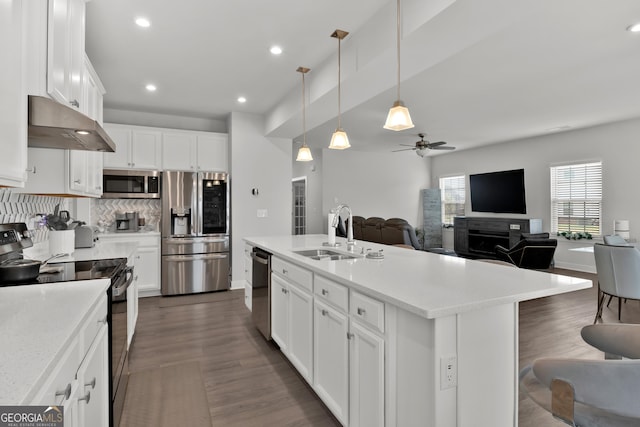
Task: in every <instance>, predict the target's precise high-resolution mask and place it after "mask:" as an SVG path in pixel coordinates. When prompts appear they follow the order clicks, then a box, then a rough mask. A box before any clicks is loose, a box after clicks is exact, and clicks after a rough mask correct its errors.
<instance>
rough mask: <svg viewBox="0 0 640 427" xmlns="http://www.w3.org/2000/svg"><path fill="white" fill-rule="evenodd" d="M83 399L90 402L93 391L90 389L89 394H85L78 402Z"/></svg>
mask: <svg viewBox="0 0 640 427" xmlns="http://www.w3.org/2000/svg"><path fill="white" fill-rule="evenodd" d="M82 400H84V401H85V402H87V404H88V403H89V401H90V400H91V392H90V391H88V392H87V394H85V395H84V397H81V398H79V399H78V402H80V401H82Z"/></svg>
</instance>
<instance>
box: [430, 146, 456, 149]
mask: <svg viewBox="0 0 640 427" xmlns="http://www.w3.org/2000/svg"><path fill="white" fill-rule="evenodd" d="M429 148H431V149H432V150H455V149H456V147H451V146H450V145H448V146H446V147H444V146H437V147H429Z"/></svg>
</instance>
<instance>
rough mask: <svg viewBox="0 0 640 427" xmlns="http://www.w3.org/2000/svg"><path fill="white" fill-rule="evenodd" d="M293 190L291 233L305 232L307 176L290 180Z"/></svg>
mask: <svg viewBox="0 0 640 427" xmlns="http://www.w3.org/2000/svg"><path fill="white" fill-rule="evenodd" d="M292 192H293V198H292V199H293V210H292V213H293V218H292V219H293V221H292V224H293V230H292V231H293V234H294V235H298V234H307V178H306V177H302V178H295V179H293V181H292Z"/></svg>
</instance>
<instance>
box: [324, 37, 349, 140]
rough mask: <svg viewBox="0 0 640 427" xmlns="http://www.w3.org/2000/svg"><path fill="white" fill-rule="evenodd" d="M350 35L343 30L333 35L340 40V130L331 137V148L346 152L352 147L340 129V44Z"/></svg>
mask: <svg viewBox="0 0 640 427" xmlns="http://www.w3.org/2000/svg"><path fill="white" fill-rule="evenodd" d="M348 34H349V33H348V32H346V31H342V30H335V31H334V32H333V33H332V34H331V37H333V38H336V39H338V128H337V129H336V131H335V132H334V133H333V136H331V144H329V148H331V149H333V150H344V149H345V148H349V147H351V145H350V144H349V137H347V133H346V132H345V131H344V130H342V127H340V42H341V41H342V39H343V38H345V37H347V35H348Z"/></svg>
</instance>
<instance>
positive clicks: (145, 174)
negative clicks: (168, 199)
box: [102, 169, 162, 199]
mask: <svg viewBox="0 0 640 427" xmlns="http://www.w3.org/2000/svg"><path fill="white" fill-rule="evenodd" d="M161 177H162V173H161V172H159V171H141V170H117V169H104V170H103V172H102V198H103V199H159V198H160V181H161Z"/></svg>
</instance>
